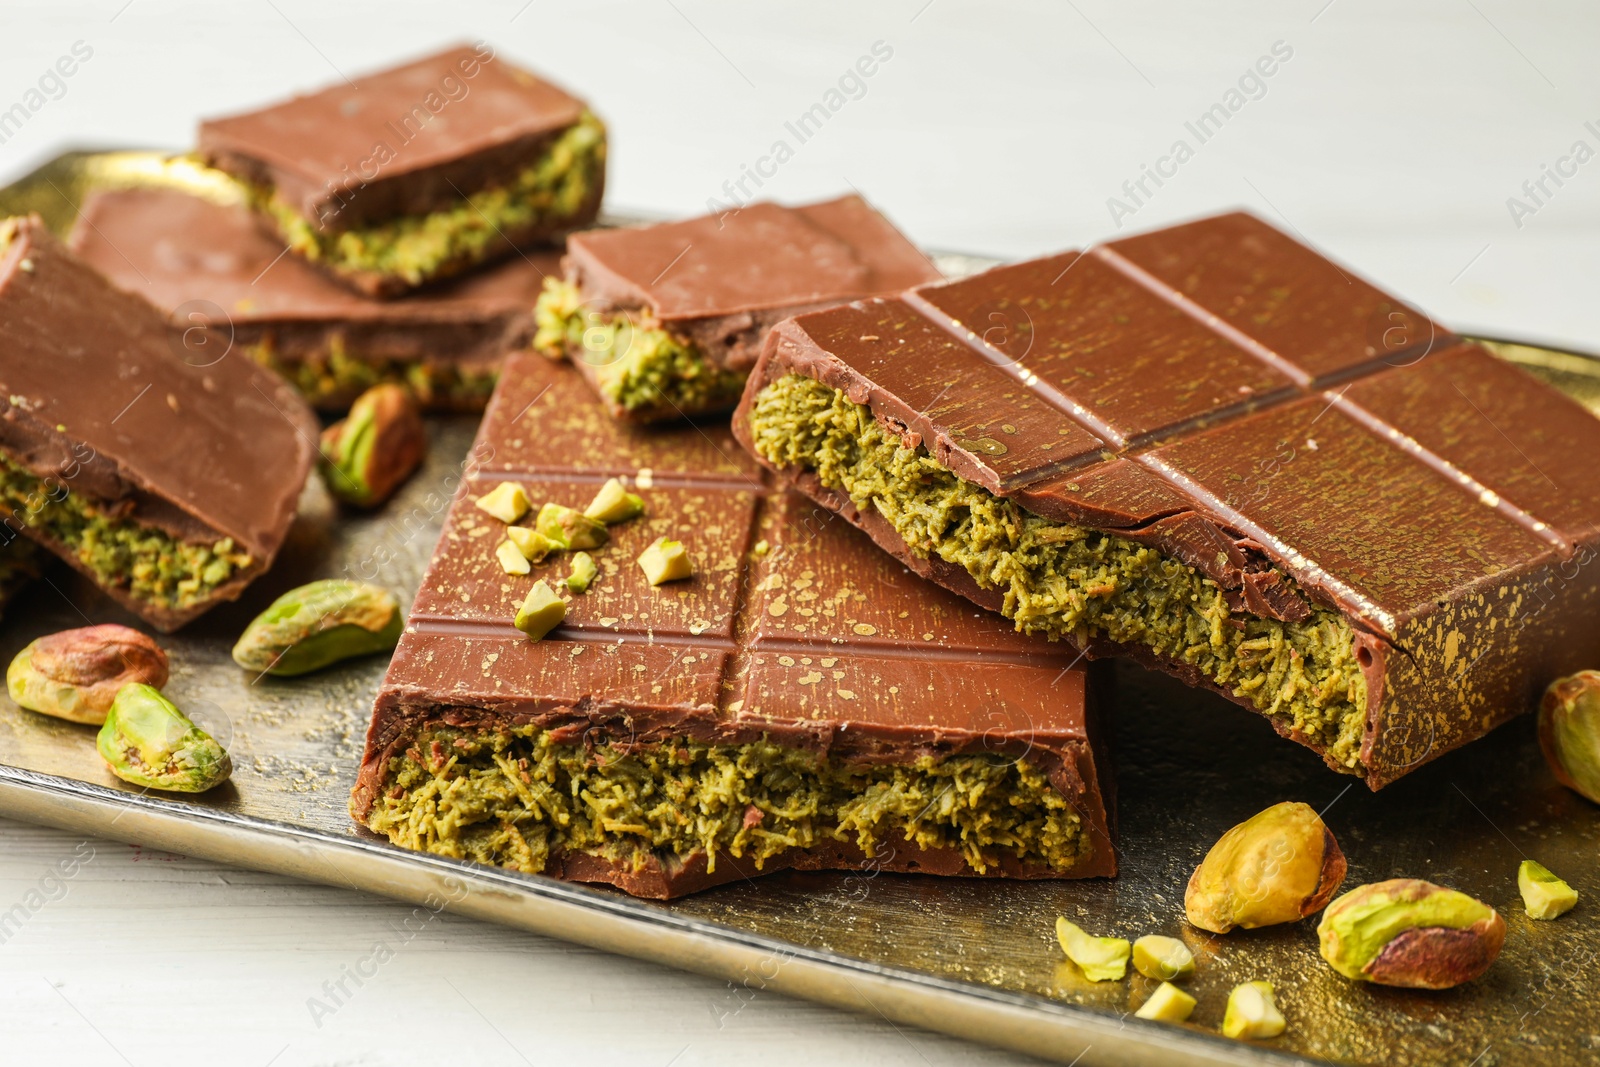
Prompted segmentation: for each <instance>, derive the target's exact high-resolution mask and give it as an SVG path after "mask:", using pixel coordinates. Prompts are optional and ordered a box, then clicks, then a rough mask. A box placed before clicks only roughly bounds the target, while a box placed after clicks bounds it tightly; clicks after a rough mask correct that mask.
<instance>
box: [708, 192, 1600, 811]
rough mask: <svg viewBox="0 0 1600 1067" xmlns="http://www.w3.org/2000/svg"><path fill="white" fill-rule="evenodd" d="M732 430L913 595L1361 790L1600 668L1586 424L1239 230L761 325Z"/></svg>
mask: <svg viewBox="0 0 1600 1067" xmlns="http://www.w3.org/2000/svg"><path fill="white" fill-rule="evenodd" d="M734 429H735V433H736V434H737V435H738V436H739V438H740V440H741V442H743V443H744V444H745V445H746V446H747V447H749V448H751V449H752V450H753V451H754V453H755V454H756V455H758V456H759V457H761V459H762V462H763V463H765V464H766V465H767V466H768V467H769V468H770V469H771V470H773V471H775V472H777V473H778V475H779V476H780V477H781V478H782V479H783V481H784V482H785V483H786V484H789V485H793V486H795V487H796V488H798V489H800V490H801V491H802V492H804V493H806V494H807V495H808V496H810V497H811V498H812V499H814V500H816V501H818V502H819V503H821V504H822V505H824V506H825V507H826V508H828V509H829V510H831V511H835V512H838V513H839V514H841V515H843V516H844V517H846V518H847V519H849V520H850V521H851V522H853V523H855V524H857V525H858V526H860V527H861V528H862V529H864V530H866V531H867V532H868V533H869V534H870V535H871V536H872V538H873V540H875V541H876V542H877V543H878V544H879V545H880V546H881V547H883V548H884V549H886V550H887V551H888V552H890V553H891V554H892V555H894V556H895V557H897V558H899V559H900V560H902V561H904V562H905V563H906V565H907V566H909V567H911V568H913V569H914V570H916V571H917V572H918V573H920V574H923V575H926V576H927V577H929V578H931V579H933V580H934V581H936V582H938V583H940V584H941V585H943V586H945V587H946V588H949V589H952V590H955V591H957V592H959V593H961V594H962V595H964V596H966V597H967V598H969V599H970V600H972V601H973V602H974V603H977V604H980V605H982V606H984V607H986V608H988V609H990V610H992V611H996V612H1000V613H1002V614H1004V615H1005V616H1006V617H1007V618H1010V619H1012V620H1013V621H1014V622H1015V624H1016V626H1017V628H1018V629H1019V630H1023V631H1026V632H1029V633H1034V634H1043V635H1046V636H1048V637H1051V638H1056V639H1061V640H1064V641H1067V642H1070V643H1072V644H1074V645H1076V646H1077V647H1079V648H1081V649H1083V650H1084V651H1085V652H1087V653H1088V654H1089V655H1090V656H1102V655H1125V656H1131V657H1133V658H1135V659H1137V660H1141V661H1143V662H1145V663H1147V664H1149V665H1152V666H1155V667H1158V668H1161V669H1164V670H1167V671H1170V672H1172V673H1173V674H1175V675H1177V676H1178V677H1180V678H1182V679H1184V680H1185V681H1186V682H1188V683H1190V684H1192V685H1196V686H1204V687H1206V688H1210V689H1214V690H1217V691H1218V692H1221V693H1223V694H1224V695H1226V696H1229V697H1231V698H1232V699H1233V700H1235V701H1237V702H1238V703H1240V704H1242V705H1244V706H1245V707H1247V708H1251V709H1254V710H1256V711H1258V712H1260V713H1261V714H1263V715H1265V716H1267V717H1268V718H1269V720H1270V721H1271V723H1272V725H1273V726H1274V727H1275V728H1276V729H1277V730H1278V731H1279V733H1281V734H1283V735H1284V736H1286V737H1289V738H1292V739H1294V740H1296V741H1299V742H1300V743H1302V744H1305V745H1308V746H1309V747H1311V748H1312V749H1314V750H1315V751H1317V752H1318V753H1320V754H1321V755H1322V756H1323V758H1324V759H1325V760H1326V762H1327V763H1328V765H1329V766H1330V767H1333V768H1335V769H1337V770H1340V771H1346V772H1352V773H1355V774H1359V775H1362V776H1364V777H1365V779H1366V782H1367V784H1368V785H1369V786H1371V787H1372V788H1374V789H1377V788H1379V787H1380V786H1382V785H1384V784H1386V783H1388V782H1392V781H1393V780H1395V779H1396V778H1398V777H1400V776H1401V775H1403V774H1405V773H1406V772H1407V771H1409V770H1410V769H1412V768H1414V767H1416V766H1418V765H1420V764H1421V763H1423V762H1425V761H1427V760H1430V759H1432V758H1434V757H1436V756H1438V755H1440V754H1441V753H1444V752H1447V751H1449V750H1450V749H1452V748H1455V747H1456V746H1458V745H1461V744H1464V743H1465V742H1467V741H1470V740H1472V739H1473V738H1476V737H1479V736H1481V735H1483V734H1485V733H1487V732H1488V731H1489V730H1490V729H1492V728H1493V727H1494V726H1496V725H1497V724H1499V723H1500V722H1502V721H1504V720H1505V719H1507V718H1509V717H1511V716H1513V715H1516V714H1518V713H1520V712H1523V711H1525V710H1528V709H1530V708H1531V707H1533V706H1534V704H1535V702H1536V700H1537V697H1538V694H1539V693H1540V691H1541V690H1542V689H1543V688H1544V686H1545V685H1546V684H1547V683H1548V682H1549V681H1550V680H1551V679H1552V678H1555V677H1557V676H1559V675H1562V674H1566V673H1568V672H1570V671H1572V670H1575V669H1577V668H1580V667H1582V666H1584V665H1585V664H1588V663H1592V660H1593V657H1594V650H1595V648H1596V647H1597V645H1600V590H1597V586H1600V581H1597V576H1600V567H1596V566H1594V565H1593V561H1594V558H1595V549H1596V545H1597V542H1600V465H1597V464H1596V463H1595V462H1594V459H1593V457H1594V456H1595V455H1596V454H1600V422H1597V421H1596V420H1595V419H1594V418H1593V417H1591V415H1590V414H1589V413H1588V412H1587V411H1586V410H1584V409H1583V408H1582V407H1580V406H1579V405H1577V404H1576V403H1574V402H1572V401H1571V400H1569V399H1567V398H1565V397H1563V396H1561V395H1559V394H1558V393H1556V392H1555V391H1554V390H1552V389H1550V388H1547V387H1546V386H1544V385H1542V384H1541V383H1539V382H1538V381H1536V380H1534V379H1533V378H1531V377H1529V376H1528V375H1526V374H1524V373H1523V372H1522V371H1520V370H1517V369H1515V368H1514V367H1512V366H1510V365H1508V364H1505V363H1502V362H1500V361H1499V360H1497V359H1495V358H1494V357H1493V356H1492V355H1490V354H1489V353H1488V352H1487V351H1485V350H1484V349H1482V348H1480V347H1478V346H1476V345H1473V344H1470V343H1466V342H1463V341H1461V340H1459V339H1457V338H1455V337H1452V336H1451V335H1450V334H1449V333H1448V332H1447V331H1446V330H1444V329H1443V328H1442V327H1440V326H1438V325H1436V324H1434V323H1433V322H1431V321H1430V320H1429V319H1427V318H1426V317H1425V316H1423V315H1422V314H1421V313H1419V312H1418V311H1416V310H1415V309H1413V308H1410V307H1408V306H1407V305H1405V304H1403V303H1402V302H1400V301H1399V300H1396V299H1395V298H1393V297H1391V296H1388V295H1386V294H1384V293H1383V292H1381V291H1379V290H1378V289H1376V288H1375V287H1373V286H1371V285H1369V284H1367V283H1366V282H1364V281H1362V280H1361V279H1360V278H1358V277H1356V276H1354V275H1353V274H1351V273H1350V272H1349V271H1347V270H1345V269H1343V268H1341V267H1339V266H1337V265H1336V264H1334V263H1332V262H1330V261H1329V260H1327V259H1326V258H1324V257H1323V256H1321V255H1320V254H1318V253H1317V252H1315V251H1314V250H1312V249H1310V248H1308V247H1306V246H1304V245H1303V244H1300V243H1299V242H1297V241H1295V240H1294V239H1292V238H1291V237H1289V236H1288V235H1286V234H1284V233H1280V232H1279V231H1277V230H1275V229H1274V228H1272V227H1271V226H1268V225H1267V224H1266V223H1264V222H1262V221H1260V220H1259V219H1256V218H1253V217H1251V216H1249V215H1244V214H1230V215H1223V216H1220V217H1216V218H1210V219H1205V220H1202V221H1199V222H1195V223H1191V224H1187V225H1183V226H1177V227H1174V228H1172V229H1167V230H1161V231H1158V232H1154V233H1149V234H1145V235H1142V236H1136V237H1130V238H1127V239H1124V240H1119V241H1114V242H1111V243H1110V244H1106V245H1103V246H1100V247H1097V248H1093V249H1091V250H1090V251H1088V252H1084V253H1081V254H1080V253H1077V252H1067V253H1063V254H1061V255H1057V256H1050V257H1047V258H1045V259H1039V260H1034V261H1031V262H1027V263H1021V264H1017V265H1015V266H1006V267H999V268H996V269H994V270H991V271H989V272H987V273H985V274H982V275H978V276H976V277H973V278H970V279H967V280H963V281H958V282H954V283H951V284H947V285H933V286H925V287H922V288H918V289H912V290H910V291H908V292H907V293H905V294H903V295H902V296H899V297H896V298H892V299H878V300H871V301H866V302H861V303H856V304H852V305H850V306H847V307H841V308H837V309H834V310H830V311H823V312H819V313H816V314H811V315H804V316H800V317H798V318H796V319H794V320H791V321H789V322H786V323H782V324H780V325H779V326H778V327H777V328H776V329H775V330H774V331H773V335H772V337H771V339H770V340H769V341H768V343H767V346H766V348H765V350H764V351H763V353H762V357H761V362H760V364H759V365H758V366H757V368H756V370H755V372H754V373H753V375H752V377H751V381H750V384H749V387H748V389H747V390H746V392H745V395H744V399H743V401H742V403H741V406H740V409H739V411H738V412H737V413H736V414H735V417H734Z"/></svg>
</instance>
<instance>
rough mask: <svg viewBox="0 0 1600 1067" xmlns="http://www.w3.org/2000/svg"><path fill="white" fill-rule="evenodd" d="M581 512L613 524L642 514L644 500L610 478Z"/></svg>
mask: <svg viewBox="0 0 1600 1067" xmlns="http://www.w3.org/2000/svg"><path fill="white" fill-rule="evenodd" d="M583 513H584V514H585V515H587V516H589V518H591V519H595V520H597V521H599V522H603V523H605V524H606V525H607V526H615V525H616V524H617V523H619V522H627V521H628V520H629V519H637V518H638V517H639V516H640V515H643V514H644V500H643V499H642V498H641V497H639V496H637V495H635V494H633V493H630V492H628V491H627V490H626V489H624V488H623V486H622V482H621V481H619V480H618V479H616V478H612V479H611V480H609V481H608V482H606V484H605V485H602V486H601V487H600V491H599V492H598V493H596V494H595V495H594V500H593V501H592V502H591V503H590V504H589V506H588V507H586V508H584V509H583Z"/></svg>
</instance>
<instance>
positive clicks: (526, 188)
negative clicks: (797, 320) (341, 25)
mask: <svg viewBox="0 0 1600 1067" xmlns="http://www.w3.org/2000/svg"><path fill="white" fill-rule="evenodd" d="M199 153H200V155H201V157H202V158H203V159H204V160H205V161H206V162H207V163H208V164H210V165H211V166H213V167H216V168H218V169H220V170H222V171H225V172H226V173H228V174H230V175H232V176H233V177H234V178H237V179H238V180H240V181H241V182H243V183H244V184H245V186H246V187H247V188H248V189H249V190H250V193H251V203H252V205H253V206H254V208H255V209H256V211H257V212H258V213H259V215H260V217H261V220H262V222H263V224H264V225H265V226H266V227H267V229H268V230H269V232H271V233H274V234H276V235H277V236H278V237H279V238H280V239H281V241H282V242H284V243H287V244H288V246H289V247H290V248H291V249H293V251H294V252H295V253H296V254H297V255H300V256H302V257H304V258H305V259H306V260H307V261H309V262H311V263H313V264H315V265H317V266H318V267H319V268H321V269H322V270H324V271H326V272H327V273H328V274H329V275H330V276H332V277H333V278H336V279H337V280H339V281H340V282H342V283H344V284H346V285H348V286H350V287H352V288H354V289H356V290H357V291H358V292H361V293H364V294H366V295H368V296H396V295H399V294H400V293H404V292H407V291H409V290H411V289H414V288H416V287H418V286H420V285H425V284H427V283H429V282H433V281H437V280H439V279H442V278H447V277H449V276H451V275H453V274H459V273H460V272H462V271H464V270H467V269H468V268H470V267H474V266H476V265H478V264H480V263H487V262H490V261H491V260H496V259H505V258H507V257H509V256H512V255H515V254H516V250H517V249H519V248H522V247H524V246H526V245H530V244H535V243H538V242H541V241H549V240H551V239H552V238H555V237H559V236H560V235H561V234H562V233H564V232H566V231H567V230H571V229H575V228H578V227H581V226H585V225H587V224H588V223H590V222H592V221H593V220H594V217H595V214H596V212H597V211H598V210H599V206H600V196H601V193H602V190H603V188H604V185H605V159H606V131H605V126H604V125H602V124H601V122H600V120H599V119H597V118H596V117H595V116H594V115H593V114H592V113H591V112H590V111H589V109H588V108H587V107H586V106H585V105H584V103H583V102H582V101H580V100H578V99H576V98H575V97H573V96H571V95H569V94H568V93H566V92H564V91H563V90H561V89H558V88H557V87H556V86H554V85H551V84H550V83H548V82H545V81H541V80H540V79H539V78H536V77H534V76H533V75H532V74H529V73H528V72H527V71H525V70H521V69H519V68H517V67H515V66H513V65H511V64H510V63H509V62H507V61H506V60H504V59H502V58H500V57H499V56H497V55H495V53H494V50H493V49H492V48H491V47H489V46H488V45H487V44H481V43H480V44H478V45H476V46H474V47H466V46H462V47H458V48H452V49H449V50H447V51H444V52H440V53H439V54H437V55H433V56H428V57H427V58H425V59H419V60H417V61H416V62H413V63H407V64H405V65H404V66H400V67H395V68H392V69H390V70H386V71H382V72H380V73H376V74H369V75H365V76H363V77H361V78H359V79H358V80H357V81H356V82H355V83H353V84H352V83H349V82H346V83H344V84H340V85H335V86H332V87H330V88H328V89H324V90H322V91H321V92H318V93H313V94H311V95H309V96H297V97H295V98H293V99H291V100H288V101H285V102H284V103H281V104H277V105H274V106H272V107H268V108H264V109H262V110H259V111H252V112H249V113H247V114H242V115H233V116H230V117H227V118H218V119H211V120H209V121H207V122H203V123H201V125H200V142H199Z"/></svg>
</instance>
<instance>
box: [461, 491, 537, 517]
mask: <svg viewBox="0 0 1600 1067" xmlns="http://www.w3.org/2000/svg"><path fill="white" fill-rule="evenodd" d="M473 503H474V504H476V505H477V506H478V510H479V511H482V512H484V513H486V514H489V515H493V516H494V517H495V518H497V519H499V520H500V521H501V522H504V523H513V522H516V521H517V520H518V519H520V518H522V516H524V515H526V514H527V513H528V508H529V506H530V505H529V504H528V494H527V493H524V492H523V491H522V486H520V485H518V484H517V483H516V482H501V483H500V484H499V485H497V486H495V487H494V488H493V489H491V490H489V491H488V492H487V493H485V494H483V495H482V496H480V497H479V498H478V499H477V500H474V501H473Z"/></svg>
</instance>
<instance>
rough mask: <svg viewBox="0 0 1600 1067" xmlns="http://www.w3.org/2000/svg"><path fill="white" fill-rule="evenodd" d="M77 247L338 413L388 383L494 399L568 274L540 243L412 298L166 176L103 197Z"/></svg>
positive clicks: (178, 323)
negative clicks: (351, 282)
mask: <svg viewBox="0 0 1600 1067" xmlns="http://www.w3.org/2000/svg"><path fill="white" fill-rule="evenodd" d="M71 246H72V249H73V251H75V252H77V254H78V256H79V257H80V258H81V259H83V260H84V261H85V262H87V263H88V264H90V265H91V266H93V267H94V268H95V269H96V270H98V271H100V273H102V274H104V275H105V276H106V277H108V278H110V279H111V281H112V282H113V283H115V284H116V285H117V286H119V287H120V288H122V289H126V290H128V291H129V292H133V293H138V294H139V295H140V296H142V297H144V298H145V299H146V300H148V301H150V302H151V303H152V304H154V305H155V306H156V307H157V308H159V309H161V310H162V311H163V312H165V313H166V314H167V316H168V318H169V319H170V320H171V326H172V329H173V330H174V331H175V332H176V334H177V335H178V337H179V339H180V343H184V344H187V345H188V346H189V347H191V348H195V349H196V350H197V351H198V350H199V349H200V348H202V347H203V346H204V345H205V344H213V345H216V346H217V347H218V348H219V349H221V348H226V347H229V346H232V347H233V348H235V349H237V350H238V351H241V352H244V353H245V354H247V355H249V356H250V358H252V359H254V360H255V361H256V362H257V363H260V364H262V365H263V366H265V367H268V368H270V369H271V370H274V371H276V372H277V373H279V374H281V375H282V376H283V377H285V378H287V379H288V380H289V381H290V382H292V383H294V385H295V386H296V388H298V389H299V390H300V392H301V394H302V395H303V396H305V398H306V399H307V401H309V402H310V403H311V404H312V405H313V406H315V407H317V408H320V409H323V410H326V411H331V412H342V411H344V410H345V409H346V408H348V407H349V406H350V402H351V401H352V400H354V399H355V398H356V397H357V396H359V395H360V394H361V393H362V392H364V391H366V390H367V389H369V388H371V387H372V386H374V385H377V384H379V383H380V382H386V381H396V382H401V383H403V384H405V385H407V386H409V387H410V389H411V390H412V392H414V393H415V394H416V395H417V398H418V400H419V401H420V402H421V403H422V404H423V406H424V407H426V408H429V409H431V410H448V411H472V410H480V409H482V407H483V406H484V405H485V404H487V403H488V401H489V394H490V392H492V391H493V389H494V381H495V376H496V374H497V373H498V371H499V367H500V362H501V360H502V359H504V357H505V354H506V353H507V352H510V351H513V350H515V349H517V348H521V347H523V346H525V345H526V344H527V343H528V342H529V341H530V340H531V339H532V337H533V304H534V301H535V300H537V299H538V297H539V288H540V286H541V285H542V284H543V282H544V279H545V277H546V276H547V275H550V276H555V275H558V274H559V273H560V266H559V264H560V253H559V252H558V251H556V250H554V249H531V250H528V251H526V252H522V253H520V254H517V255H513V256H512V257H511V258H509V259H508V260H506V261H505V262H504V263H500V264H496V265H495V266H493V267H490V268H487V269H485V270H482V271H477V272H474V273H472V274H469V275H467V276H466V277H463V278H458V279H454V280H452V281H449V282H446V283H443V284H440V285H438V286H434V287H432V288H429V289H427V290H424V291H423V292H420V293H417V294H415V295H413V296H410V297H406V298H404V299H399V300H373V299H371V298H369V297H364V296H360V295H357V294H355V293H352V292H351V291H350V290H348V289H346V288H345V287H344V286H342V285H338V284H336V283H334V282H331V281H329V280H328V279H327V277H326V276H324V275H323V274H322V273H321V272H320V271H318V270H317V269H315V268H313V267H311V266H308V265H307V264H306V263H304V262H302V261H301V260H300V259H299V258H297V257H295V256H286V255H284V254H283V245H282V244H281V243H279V242H278V241H276V240H274V239H273V238H272V237H270V236H268V235H267V234H265V233H263V232H262V231H261V230H260V228H259V227H258V226H257V225H256V224H255V220H254V219H253V218H252V217H251V215H250V212H249V211H248V209H246V208H245V207H244V206H243V205H242V204H230V203H222V202H218V201H215V200H211V199H207V198H205V197H201V196H193V195H190V194H188V193H186V192H183V191H181V190H178V189H172V188H159V187H154V188H135V189H109V190H102V191H100V192H97V193H94V194H93V195H91V196H90V198H89V199H88V201H87V202H86V203H85V204H84V207H83V211H82V212H81V214H80V215H79V219H78V223H77V226H76V228H75V229H74V230H73V233H72V240H71ZM196 327H199V328H201V329H203V330H204V331H206V333H205V335H204V337H203V338H202V337H201V336H200V335H199V334H198V333H197V332H196Z"/></svg>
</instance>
